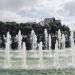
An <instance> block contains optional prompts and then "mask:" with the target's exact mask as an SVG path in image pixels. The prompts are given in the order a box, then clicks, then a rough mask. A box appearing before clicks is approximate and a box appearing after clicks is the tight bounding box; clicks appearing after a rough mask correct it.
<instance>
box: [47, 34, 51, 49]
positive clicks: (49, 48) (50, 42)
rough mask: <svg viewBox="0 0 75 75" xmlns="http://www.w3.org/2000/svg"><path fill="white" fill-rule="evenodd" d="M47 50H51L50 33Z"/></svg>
mask: <svg viewBox="0 0 75 75" xmlns="http://www.w3.org/2000/svg"><path fill="white" fill-rule="evenodd" d="M48 39H49V50H51V35H50V34H49V38H48Z"/></svg>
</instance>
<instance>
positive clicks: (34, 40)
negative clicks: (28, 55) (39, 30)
mask: <svg viewBox="0 0 75 75" xmlns="http://www.w3.org/2000/svg"><path fill="white" fill-rule="evenodd" d="M30 40H31V49H32V50H36V48H37V36H36V35H35V32H34V30H32V31H31V37H30Z"/></svg>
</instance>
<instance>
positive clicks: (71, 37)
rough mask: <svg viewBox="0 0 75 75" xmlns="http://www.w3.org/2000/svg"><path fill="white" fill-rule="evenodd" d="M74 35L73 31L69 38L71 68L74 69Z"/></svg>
mask: <svg viewBox="0 0 75 75" xmlns="http://www.w3.org/2000/svg"><path fill="white" fill-rule="evenodd" d="M73 37H74V33H73V31H71V36H70V40H71V49H72V67H73V68H75V54H74V53H75V51H74V49H75V47H74V38H73Z"/></svg>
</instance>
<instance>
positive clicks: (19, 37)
mask: <svg viewBox="0 0 75 75" xmlns="http://www.w3.org/2000/svg"><path fill="white" fill-rule="evenodd" d="M21 45H22V35H21V31H19V32H18V49H19V50H21Z"/></svg>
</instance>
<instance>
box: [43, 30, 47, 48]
mask: <svg viewBox="0 0 75 75" xmlns="http://www.w3.org/2000/svg"><path fill="white" fill-rule="evenodd" d="M44 34H45V48H46V49H47V46H48V33H47V29H45V30H44Z"/></svg>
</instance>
